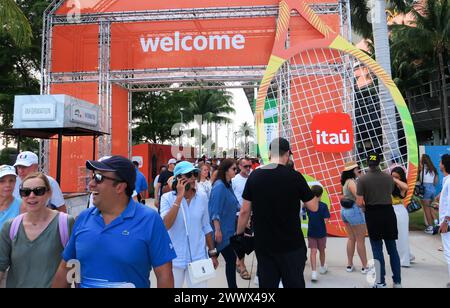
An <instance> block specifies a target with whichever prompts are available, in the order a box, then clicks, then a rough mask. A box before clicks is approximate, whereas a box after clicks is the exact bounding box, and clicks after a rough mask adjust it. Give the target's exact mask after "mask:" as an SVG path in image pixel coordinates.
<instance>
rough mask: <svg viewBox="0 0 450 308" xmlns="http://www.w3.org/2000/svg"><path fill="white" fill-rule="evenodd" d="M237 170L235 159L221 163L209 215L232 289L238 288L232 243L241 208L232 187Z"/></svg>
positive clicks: (214, 184)
mask: <svg viewBox="0 0 450 308" xmlns="http://www.w3.org/2000/svg"><path fill="white" fill-rule="evenodd" d="M236 170H237V167H236V162H235V160H234V159H225V160H224V161H223V162H222V163H221V164H220V166H219V170H218V172H217V178H216V180H215V182H214V183H213V187H212V191H211V198H210V199H209V215H210V217H211V222H212V227H213V230H214V235H213V236H214V240H215V242H216V248H217V251H218V252H219V254H222V255H223V257H224V259H225V263H226V266H225V273H226V276H227V282H228V287H229V288H232V289H235V288H237V284H236V254H235V253H234V250H233V248H232V247H231V245H230V238H231V237H232V236H233V235H234V234H235V233H236V213H237V211H238V210H239V201H238V200H237V199H236V196H235V195H234V192H233V188H232V187H231V180H232V179H233V178H234V177H235V176H236Z"/></svg>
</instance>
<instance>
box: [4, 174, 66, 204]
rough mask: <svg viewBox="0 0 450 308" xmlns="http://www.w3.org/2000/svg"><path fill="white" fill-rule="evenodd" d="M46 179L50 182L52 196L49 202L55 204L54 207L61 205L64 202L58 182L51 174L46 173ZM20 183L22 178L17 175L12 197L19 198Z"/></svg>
mask: <svg viewBox="0 0 450 308" xmlns="http://www.w3.org/2000/svg"><path fill="white" fill-rule="evenodd" d="M46 177H47V179H48V181H49V182H50V187H51V188H52V197H51V198H50V200H49V204H51V205H53V206H55V207H57V208H58V207H61V206H63V205H64V204H65V201H64V196H63V194H62V191H61V188H60V187H59V184H58V182H56V180H55V179H54V178H52V177H51V176H48V175H46ZM20 184H22V180H21V179H20V177H17V179H16V186H15V187H14V193H13V195H14V197H15V198H17V199H21V197H20V194H19V188H20Z"/></svg>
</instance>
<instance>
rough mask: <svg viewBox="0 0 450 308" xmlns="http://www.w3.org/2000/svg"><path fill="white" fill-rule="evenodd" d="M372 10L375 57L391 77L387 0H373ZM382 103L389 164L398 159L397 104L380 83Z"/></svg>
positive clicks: (384, 137) (386, 152)
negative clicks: (393, 159)
mask: <svg viewBox="0 0 450 308" xmlns="http://www.w3.org/2000/svg"><path fill="white" fill-rule="evenodd" d="M372 3H373V4H372V5H373V6H372V8H371V13H372V28H373V38H374V44H375V56H376V60H377V62H378V63H379V64H380V65H381V67H382V68H383V69H384V70H385V71H386V72H387V74H388V75H389V77H391V76H392V73H391V55H390V48H389V36H388V28H387V18H386V0H373V2H372ZM379 92H380V103H381V105H382V106H383V108H382V110H381V117H382V128H383V143H384V145H383V152H384V153H385V158H386V160H387V161H388V163H391V160H392V158H394V157H398V156H399V155H400V153H397V152H398V134H397V121H396V112H395V104H394V101H393V100H392V97H391V95H390V94H389V91H388V90H387V88H386V87H385V86H384V85H383V84H382V83H381V82H380V84H379Z"/></svg>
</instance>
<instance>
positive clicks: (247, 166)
mask: <svg viewBox="0 0 450 308" xmlns="http://www.w3.org/2000/svg"><path fill="white" fill-rule="evenodd" d="M243 167H244V168H245V169H250V168H251V167H252V165H246V166H243Z"/></svg>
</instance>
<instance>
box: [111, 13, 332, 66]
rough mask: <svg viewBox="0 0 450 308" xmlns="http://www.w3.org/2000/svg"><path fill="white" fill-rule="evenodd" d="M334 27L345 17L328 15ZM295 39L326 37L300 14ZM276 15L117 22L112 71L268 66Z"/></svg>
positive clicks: (113, 33)
mask: <svg viewBox="0 0 450 308" xmlns="http://www.w3.org/2000/svg"><path fill="white" fill-rule="evenodd" d="M323 19H324V21H326V22H328V23H329V24H330V26H331V27H333V29H338V26H339V17H338V16H337V15H336V16H333V15H330V16H323ZM293 23H294V24H295V26H296V29H297V30H295V31H293V32H292V41H293V43H296V42H298V41H300V40H307V39H312V38H320V34H319V33H318V32H317V31H315V30H314V29H312V27H311V26H310V25H309V24H308V23H307V22H306V21H305V20H304V19H303V18H300V17H296V18H293ZM275 25H276V22H275V18H270V17H267V18H245V19H226V20H225V19H223V20H199V21H176V22H141V23H126V24H113V25H112V26H111V33H112V35H111V69H112V70H122V69H151V68H180V67H214V66H252V65H266V64H267V62H268V60H269V57H270V54H271V51H272V46H273V43H274V40H275Z"/></svg>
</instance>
